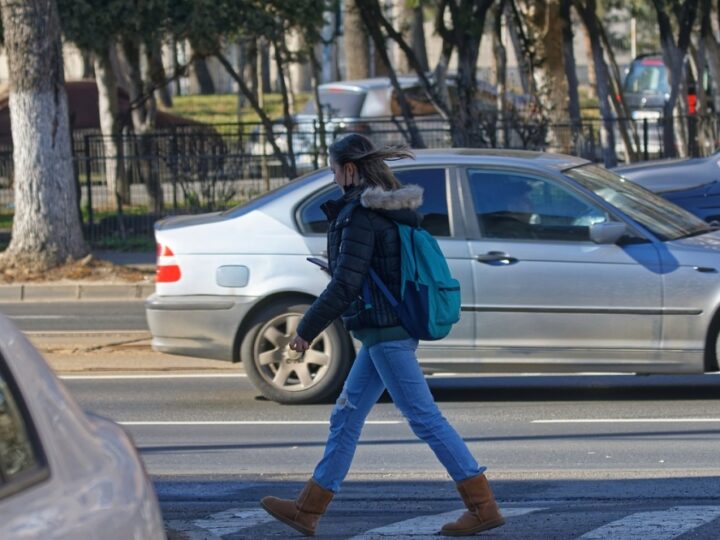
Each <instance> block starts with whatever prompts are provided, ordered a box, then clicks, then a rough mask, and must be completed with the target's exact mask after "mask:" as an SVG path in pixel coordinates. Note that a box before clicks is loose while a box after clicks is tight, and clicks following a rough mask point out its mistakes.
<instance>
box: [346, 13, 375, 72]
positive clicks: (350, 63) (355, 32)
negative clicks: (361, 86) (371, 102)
mask: <svg viewBox="0 0 720 540" xmlns="http://www.w3.org/2000/svg"><path fill="white" fill-rule="evenodd" d="M343 32H344V35H343V45H344V46H345V79H347V80H354V79H367V78H368V77H369V76H370V51H369V49H370V48H369V44H368V36H367V33H366V32H365V27H364V26H363V22H362V17H361V16H360V12H359V11H358V9H357V6H356V4H355V0H343Z"/></svg>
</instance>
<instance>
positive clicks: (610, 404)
mask: <svg viewBox="0 0 720 540" xmlns="http://www.w3.org/2000/svg"><path fill="white" fill-rule="evenodd" d="M169 375H170V376H168V375H164V376H155V377H152V378H147V377H144V376H133V378H129V377H130V375H124V376H121V378H114V377H116V376H112V375H110V376H107V375H105V376H103V378H98V377H87V376H84V375H79V376H77V377H78V378H68V379H66V384H67V385H68V387H69V388H70V390H71V391H72V393H73V394H74V395H75V396H76V397H77V398H78V400H79V402H80V403H81V405H82V406H83V407H84V408H86V409H89V410H92V411H94V412H96V413H99V414H102V415H105V416H108V417H110V418H113V419H115V420H117V421H119V422H122V423H123V424H124V425H125V427H126V429H128V430H129V431H130V432H131V434H132V436H133V438H134V440H135V442H136V445H137V446H138V448H139V450H140V452H141V455H142V456H143V459H144V461H145V463H146V465H147V467H148V470H149V472H150V474H151V475H152V476H153V477H154V478H155V480H156V487H157V490H158V494H159V497H160V499H161V503H162V505H163V512H164V515H165V519H166V523H167V526H168V531H169V533H170V538H221V537H222V538H266V537H277V538H288V537H294V535H293V534H292V533H291V531H290V530H289V529H286V528H284V527H283V526H282V525H279V524H277V523H274V522H272V521H271V520H270V519H269V518H268V516H267V515H266V514H264V512H263V511H262V510H260V509H259V508H258V505H257V500H258V499H259V497H261V496H262V495H264V494H268V493H273V494H280V495H287V496H292V495H294V494H295V493H297V490H298V489H299V488H300V487H301V485H302V484H301V481H302V480H304V479H306V478H307V477H308V476H309V475H310V474H311V472H312V467H313V466H314V464H315V463H316V462H317V460H318V459H319V458H320V457H321V455H322V450H323V445H324V441H325V437H326V433H327V429H328V427H327V418H328V416H329V413H330V410H331V405H329V404H326V405H312V406H301V407H288V406H281V405H278V404H275V403H272V402H268V401H265V400H263V399H260V398H259V397H258V394H257V392H256V391H255V390H254V389H253V388H252V386H251V385H250V384H249V382H248V381H247V379H245V378H244V377H242V374H237V373H236V374H224V375H223V376H213V377H209V376H205V377H200V376H196V375H189V376H186V375H181V374H169ZM122 377H124V378H122ZM430 384H431V387H432V388H433V392H434V394H435V396H436V398H437V399H438V401H439V403H440V406H441V408H442V410H443V411H444V413H445V415H446V416H447V417H448V419H449V420H450V421H451V422H452V423H453V424H454V425H455V426H456V428H457V429H458V431H459V432H460V433H461V434H462V435H463V436H464V437H465V439H466V440H467V442H468V444H469V446H470V448H471V450H472V452H473V453H474V454H475V456H477V458H478V459H479V461H481V463H483V464H484V465H486V466H487V467H488V476H489V477H490V478H491V480H492V481H493V485H494V486H495V490H496V493H497V497H498V499H499V501H500V503H501V506H502V507H503V509H504V511H505V512H506V514H507V515H508V517H509V518H510V519H509V523H508V525H507V526H506V527H503V528H502V529H498V530H497V531H494V532H493V533H490V534H488V535H487V537H490V538H492V537H497V538H514V539H524V538H529V539H530V538H538V539H548V538H558V539H560V538H562V539H564V538H568V539H570V538H573V539H574V538H591V539H592V538H597V539H599V538H603V539H604V538H613V539H628V540H629V539H631V538H632V539H636V538H643V539H644V540H645V539H651V540H662V539H670V538H680V537H681V538H698V539H707V540H710V539H713V540H717V538H718V537H719V535H718V533H717V531H718V530H720V453H719V452H718V451H717V449H718V447H719V446H720V402H719V401H718V400H719V399H720V377H719V376H705V377H629V376H608V377H599V376H591V377H568V376H563V377H476V378H468V377H463V378H447V377H445V378H437V379H435V378H433V379H430ZM460 506H461V505H460V503H459V499H458V498H457V495H456V494H455V492H454V489H453V485H452V482H450V481H449V479H448V478H447V476H446V474H445V472H444V470H443V469H442V467H441V466H440V465H439V464H438V463H437V461H436V460H435V458H434V456H433V454H432V453H431V452H430V450H429V449H428V448H427V447H426V446H425V445H424V444H423V443H421V442H419V441H417V440H416V438H415V436H414V435H413V434H412V432H411V431H410V430H409V428H408V427H407V426H406V424H405V423H404V421H403V419H402V417H401V416H400V414H399V413H398V412H397V411H396V410H395V409H394V407H393V405H392V403H390V402H388V401H387V400H383V401H381V403H379V404H378V405H377V406H376V408H375V410H374V411H373V412H372V414H371V416H370V418H369V423H368V425H367V426H366V428H365V430H364V431H363V435H362V439H361V444H360V446H359V448H358V451H357V454H356V457H355V461H354V463H353V467H352V470H351V473H350V476H349V477H348V480H347V482H346V484H345V487H344V488H343V490H342V492H341V493H340V494H339V495H338V497H337V498H336V501H335V502H334V503H333V504H332V505H331V512H329V513H328V515H327V518H326V519H325V518H324V519H323V525H322V529H321V531H320V536H321V537H324V538H388V537H391V538H426V537H427V538H429V537H430V536H432V535H434V532H435V530H436V528H437V526H438V525H439V524H442V522H444V520H445V519H446V518H447V516H446V515H445V514H446V513H447V512H456V511H457V510H458V509H459V508H460Z"/></svg>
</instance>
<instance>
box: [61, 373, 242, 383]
mask: <svg viewBox="0 0 720 540" xmlns="http://www.w3.org/2000/svg"><path fill="white" fill-rule="evenodd" d="M237 377H241V378H245V377H247V375H246V374H245V373H167V374H165V373H162V374H148V375H137V374H134V375H60V378H61V379H62V380H64V381H82V380H98V381H104V380H108V381H111V380H116V379H117V380H122V379H232V378H237Z"/></svg>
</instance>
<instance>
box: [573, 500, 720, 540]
mask: <svg viewBox="0 0 720 540" xmlns="http://www.w3.org/2000/svg"><path fill="white" fill-rule="evenodd" d="M717 518H720V506H675V507H673V508H669V509H666V510H657V511H653V512H637V513H635V514H630V515H629V516H626V517H624V518H623V519H619V520H617V521H613V522H612V523H608V524H606V525H603V526H602V527H600V528H598V529H594V530H592V531H589V532H586V533H585V534H583V535H582V536H581V537H580V539H578V540H606V539H608V538H612V540H637V539H638V538H642V540H672V539H673V538H677V537H678V536H680V535H681V534H685V533H686V532H688V531H691V530H693V529H695V528H697V527H701V526H702V525H705V524H707V523H710V522H711V521H713V520H715V519H717Z"/></svg>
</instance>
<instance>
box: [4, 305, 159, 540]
mask: <svg viewBox="0 0 720 540" xmlns="http://www.w3.org/2000/svg"><path fill="white" fill-rule="evenodd" d="M0 538H2V539H3V540H21V539H27V540H38V539H41V538H42V539H44V538H52V539H56V540H78V539H81V538H87V539H90V538H102V539H103V540H127V539H129V538H133V539H135V538H136V539H143V540H154V539H163V538H165V532H164V525H163V521H162V516H161V514H160V508H159V506H158V501H157V498H156V496H155V491H154V489H153V486H152V483H151V482H150V480H149V479H148V477H147V474H146V473H145V469H144V467H143V464H142V463H141V461H140V458H139V457H138V454H137V452H136V450H135V448H134V446H133V443H132V440H131V439H130V437H129V436H128V435H127V434H126V433H125V432H124V431H123V429H122V428H120V426H118V425H117V424H115V423H113V422H111V421H109V420H106V419H104V418H100V417H97V416H94V415H91V414H85V413H84V412H83V411H82V410H81V409H80V407H79V406H78V405H77V403H76V402H75V400H74V399H73V398H72V397H71V396H70V394H69V393H68V392H67V390H66V389H65V388H64V386H63V384H62V383H61V382H60V381H59V380H58V379H57V377H56V376H55V375H54V374H53V372H52V370H51V369H50V367H49V366H48V365H47V363H46V362H45V360H44V359H43V358H42V356H40V354H39V353H38V352H37V350H36V349H35V348H34V347H33V346H32V345H31V344H30V343H29V342H28V341H27V339H26V338H25V336H23V334H22V333H21V332H20V331H18V330H17V328H15V327H14V326H13V325H12V324H11V323H10V322H9V321H8V320H7V319H6V318H5V317H4V316H2V315H0Z"/></svg>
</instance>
